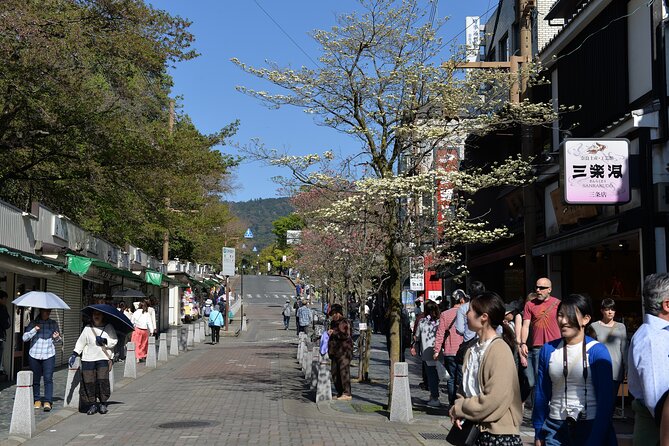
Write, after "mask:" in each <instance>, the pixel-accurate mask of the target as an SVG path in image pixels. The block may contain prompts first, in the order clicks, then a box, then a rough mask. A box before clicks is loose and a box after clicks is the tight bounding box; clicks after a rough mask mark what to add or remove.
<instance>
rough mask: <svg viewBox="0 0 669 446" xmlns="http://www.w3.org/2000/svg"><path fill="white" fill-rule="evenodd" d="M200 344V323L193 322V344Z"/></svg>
mask: <svg viewBox="0 0 669 446" xmlns="http://www.w3.org/2000/svg"><path fill="white" fill-rule="evenodd" d="M200 342H202V339H200V323H199V322H195V323H193V344H199V343H200Z"/></svg>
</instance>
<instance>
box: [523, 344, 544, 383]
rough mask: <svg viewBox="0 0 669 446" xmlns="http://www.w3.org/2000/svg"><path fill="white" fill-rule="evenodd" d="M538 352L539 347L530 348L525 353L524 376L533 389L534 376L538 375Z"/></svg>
mask: <svg viewBox="0 0 669 446" xmlns="http://www.w3.org/2000/svg"><path fill="white" fill-rule="evenodd" d="M539 350H541V347H532V348H530V349H528V351H527V367H526V368H525V376H527V382H528V383H529V384H530V387H532V388H534V386H535V384H536V382H537V380H536V376H537V375H538V374H539Z"/></svg>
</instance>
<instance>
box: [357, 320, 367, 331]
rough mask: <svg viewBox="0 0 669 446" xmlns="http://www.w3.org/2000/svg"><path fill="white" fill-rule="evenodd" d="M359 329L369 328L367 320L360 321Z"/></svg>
mask: <svg viewBox="0 0 669 446" xmlns="http://www.w3.org/2000/svg"><path fill="white" fill-rule="evenodd" d="M358 330H360V331H362V330H367V322H360V323H359V324H358Z"/></svg>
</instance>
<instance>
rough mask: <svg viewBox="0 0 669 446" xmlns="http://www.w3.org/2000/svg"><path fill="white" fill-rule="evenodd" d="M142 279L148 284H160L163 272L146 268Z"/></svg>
mask: <svg viewBox="0 0 669 446" xmlns="http://www.w3.org/2000/svg"><path fill="white" fill-rule="evenodd" d="M144 280H145V281H146V283H148V284H151V285H155V286H160V285H161V283H162V282H163V273H160V272H158V271H153V270H151V269H147V270H146V271H144Z"/></svg>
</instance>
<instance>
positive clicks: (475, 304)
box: [450, 292, 522, 446]
mask: <svg viewBox="0 0 669 446" xmlns="http://www.w3.org/2000/svg"><path fill="white" fill-rule="evenodd" d="M504 313H505V309H504V301H502V299H501V298H500V297H499V296H498V295H497V294H495V293H491V292H486V293H483V294H482V295H480V296H478V297H476V298H474V299H472V301H471V303H470V306H469V311H468V312H467V323H468V324H469V328H470V329H471V330H473V331H475V332H476V333H477V334H478V339H479V340H478V342H477V343H476V344H475V345H474V346H473V347H471V348H470V349H469V350H468V351H467V353H466V354H465V360H464V368H463V380H462V388H461V389H458V398H457V399H456V400H455V404H454V405H453V407H452V408H451V411H450V416H451V420H452V421H453V428H452V429H458V428H460V426H461V424H462V421H463V420H469V421H472V422H474V423H476V424H477V425H478V429H479V431H480V434H479V436H478V438H477V440H476V444H477V445H480V446H488V445H505V446H506V445H513V446H516V445H519V446H520V445H522V441H521V439H520V424H521V422H522V409H521V401H520V385H519V383H518V374H517V368H516V363H515V361H514V354H513V349H514V348H515V342H514V337H513V333H511V330H510V329H509V328H508V327H507V326H506V325H503V324H502V321H503V320H504ZM499 326H502V327H503V330H504V331H503V335H502V336H499V335H498V334H497V331H496V330H497V327H499Z"/></svg>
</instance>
